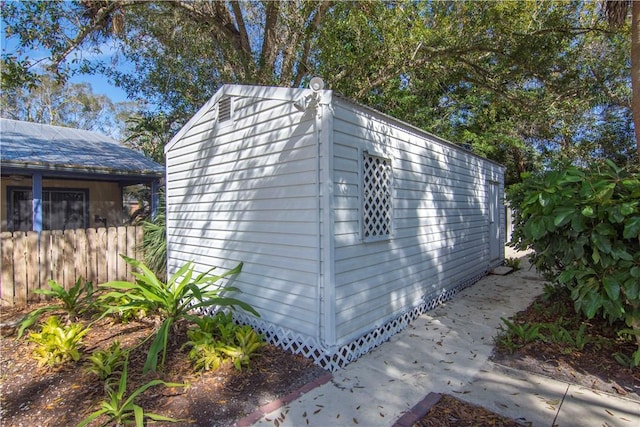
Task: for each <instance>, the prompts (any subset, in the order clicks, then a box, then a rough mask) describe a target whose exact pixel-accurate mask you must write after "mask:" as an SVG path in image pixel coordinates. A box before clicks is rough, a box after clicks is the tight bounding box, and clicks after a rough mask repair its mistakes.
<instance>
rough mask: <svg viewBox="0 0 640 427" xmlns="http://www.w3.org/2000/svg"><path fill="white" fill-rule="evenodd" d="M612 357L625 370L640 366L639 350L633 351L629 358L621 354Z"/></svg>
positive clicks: (614, 354) (617, 353)
mask: <svg viewBox="0 0 640 427" xmlns="http://www.w3.org/2000/svg"><path fill="white" fill-rule="evenodd" d="M612 356H613V359H614V360H615V361H616V362H618V363H619V364H620V365H622V366H624V367H625V368H630V369H631V368H635V367H637V366H640V350H636V351H634V352H633V354H632V355H631V357H629V356H628V355H626V354H624V353H622V352H616V353H613V355H612Z"/></svg>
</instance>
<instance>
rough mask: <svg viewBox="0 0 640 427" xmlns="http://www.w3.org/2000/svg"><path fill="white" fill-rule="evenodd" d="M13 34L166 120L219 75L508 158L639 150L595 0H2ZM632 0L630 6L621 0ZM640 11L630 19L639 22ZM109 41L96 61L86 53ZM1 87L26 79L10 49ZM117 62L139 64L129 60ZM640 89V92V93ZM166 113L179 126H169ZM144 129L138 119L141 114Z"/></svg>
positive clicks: (215, 84) (627, 90)
mask: <svg viewBox="0 0 640 427" xmlns="http://www.w3.org/2000/svg"><path fill="white" fill-rule="evenodd" d="M6 6H7V7H5V11H4V14H3V20H4V21H5V24H6V25H5V32H6V35H7V36H8V37H17V38H18V39H19V40H20V46H22V47H24V48H39V49H45V50H47V51H48V52H49V54H50V55H49V61H48V63H47V65H48V66H49V67H50V69H52V70H53V71H55V72H56V73H58V75H59V76H60V77H61V78H62V79H64V78H65V76H67V75H69V74H72V73H78V72H84V73H99V74H103V75H105V76H107V78H109V79H110V80H111V81H112V82H113V83H115V84H116V85H118V86H120V87H122V88H124V89H125V90H126V91H127V93H128V94H129V96H130V97H131V98H132V99H141V100H144V101H148V102H149V104H148V105H149V106H150V107H149V109H148V110H147V111H143V112H141V117H146V119H145V120H142V121H139V122H138V126H140V125H144V124H145V123H148V124H150V125H152V124H153V125H154V126H156V127H157V124H158V123H159V122H157V121H154V120H151V118H152V117H153V116H155V115H159V116H160V122H162V126H163V129H164V131H168V130H170V129H174V128H175V127H177V126H178V125H180V124H183V123H184V122H186V120H188V118H189V117H190V116H191V115H192V114H193V113H194V112H195V111H196V110H197V109H198V108H199V107H200V106H201V105H202V104H203V103H204V102H206V100H207V99H208V98H209V97H210V96H211V95H212V94H213V93H215V91H216V90H217V89H218V88H219V87H220V86H221V85H222V84H224V83H227V82H238V83H249V84H264V85H279V86H292V87H298V86H301V85H304V84H305V82H306V81H307V80H308V79H309V78H310V77H312V76H313V75H320V76H322V77H323V78H324V79H325V81H326V82H327V86H328V87H329V88H330V89H333V90H336V91H338V92H340V93H342V94H344V95H346V96H348V97H350V98H353V99H355V100H356V101H358V102H361V103H364V104H366V105H369V106H372V107H374V108H377V109H379V110H382V111H383V112H385V113H388V114H391V115H393V116H396V117H398V118H400V119H403V120H406V121H408V122H410V123H412V124H414V125H416V126H419V127H421V128H423V129H426V130H428V131H431V132H434V133H436V134H438V135H441V136H443V137H445V138H448V139H450V140H452V141H453V142H456V143H459V144H464V145H468V146H471V147H472V148H473V149H474V150H475V151H476V152H478V153H480V154H482V155H485V156H487V157H489V158H492V159H494V160H497V161H500V162H502V163H504V164H506V165H507V166H508V168H509V176H508V181H509V182H515V181H517V180H519V175H520V173H521V172H524V171H526V170H531V169H533V168H538V167H540V166H541V165H543V164H545V163H547V162H550V161H552V160H557V159H561V160H563V159H570V160H572V161H574V162H577V163H585V162H586V161H587V160H588V159H591V158H608V159H611V160H613V161H615V162H616V163H618V164H623V163H626V162H629V161H631V160H633V159H635V160H634V161H639V160H638V159H637V158H636V157H635V156H634V151H635V149H637V143H636V142H635V141H634V139H635V138H634V133H633V132H634V127H633V120H632V91H631V72H630V69H631V37H630V36H629V34H630V33H631V29H632V26H631V24H632V23H631V22H630V20H629V19H626V16H627V15H626V14H627V13H628V12H623V13H621V14H622V17H623V19H621V20H619V22H617V25H616V26H610V25H609V23H608V22H607V20H606V19H605V13H604V9H603V6H602V4H601V3H594V2H550V1H549V2H545V1H543V2H475V1H469V2H381V1H361V2H329V1H305V0H294V1H288V2H268V1H264V2H263V1H251V2H239V1H229V2H219V1H195V2H194V1H180V0H170V1H162V2H147V1H135V0H114V1H106V0H105V1H89V0H82V1H77V2H72V3H67V2H60V1H58V2H44V1H40V2H36V1H34V2H25V3H8V4H7V5H6ZM627 9H629V8H627ZM634 25H637V24H634ZM93 50H101V51H109V52H111V53H112V55H111V58H110V60H109V61H106V62H105V61H102V62H101V61H96V60H94V59H92V58H91V56H90V55H86V52H91V51H93ZM3 62H4V64H5V66H4V67H3V86H5V85H18V86H25V85H28V84H29V83H30V82H33V80H32V79H30V77H31V75H30V74H29V73H30V72H31V69H30V65H31V63H30V62H29V61H28V58H25V57H24V55H23V54H22V53H21V52H20V51H18V52H15V53H14V54H4V55H3ZM122 64H130V65H129V66H128V67H123V66H122ZM638 102H640V100H638ZM172 124H173V127H172ZM139 130H140V129H139Z"/></svg>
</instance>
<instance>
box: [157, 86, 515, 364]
mask: <svg viewBox="0 0 640 427" xmlns="http://www.w3.org/2000/svg"><path fill="white" fill-rule="evenodd" d="M316 83H318V81H316ZM165 153H166V173H167V176H166V202H167V245H168V269H169V273H172V272H174V271H175V270H176V269H177V268H179V267H180V266H181V265H183V264H184V263H186V262H188V261H194V262H195V264H196V266H197V270H198V271H206V270H207V269H209V268H210V267H212V266H216V267H219V268H221V269H223V270H225V269H230V268H232V267H234V266H236V265H237V263H238V262H240V261H242V262H244V267H243V270H242V272H241V273H240V274H239V275H238V276H237V277H236V278H235V279H234V283H233V285H234V286H236V287H238V288H239V289H240V290H241V291H242V294H241V295H239V298H241V299H242V300H244V301H246V302H247V303H249V304H251V305H252V306H253V307H254V308H255V309H256V310H257V311H258V312H259V313H260V315H261V317H260V318H255V317H253V316H251V315H248V314H243V313H238V314H239V317H240V319H239V320H240V321H242V322H244V323H248V324H251V325H252V326H254V327H255V328H256V329H257V330H258V331H260V332H261V333H263V334H264V335H265V336H266V337H267V340H268V341H270V342H271V343H273V344H276V345H279V346H280V347H283V348H285V349H287V350H290V351H292V352H294V353H300V354H303V355H305V356H307V357H310V358H312V359H313V360H314V361H315V362H316V363H317V364H319V365H321V366H323V367H325V368H326V369H328V370H335V369H337V368H339V367H341V366H344V365H345V364H347V363H349V362H350V361H353V360H355V359H356V358H358V357H359V356H360V355H362V354H364V353H366V352H368V351H369V350H371V349H372V348H374V347H376V346H377V345H379V344H381V343H382V342H384V341H386V340H387V339H388V338H389V337H390V336H391V335H393V334H394V333H396V332H398V331H399V330H401V329H403V328H404V327H405V326H406V325H407V324H408V323H409V322H411V321H412V320H414V319H415V318H416V317H417V316H419V315H420V314H422V313H423V312H425V311H426V310H429V309H431V308H433V307H435V306H436V305H438V304H439V303H441V302H442V301H444V300H446V299H448V298H450V297H451V296H452V295H454V294H455V293H457V292H458V291H459V290H460V289H462V288H464V287H466V286H469V285H471V284H473V283H475V282H476V281H477V280H479V279H480V278H481V277H482V276H484V275H485V274H487V272H488V270H489V269H491V268H492V267H495V266H498V265H500V264H501V263H502V262H503V259H504V234H505V233H504V230H505V228H504V209H503V205H502V198H503V184H504V167H503V166H501V165H500V164H497V163H495V162H492V161H490V160H487V159H485V158H482V157H480V156H478V155H475V154H473V153H472V152H470V151H467V150H465V149H462V148H460V147H458V146H456V145H454V144H452V143H450V142H447V141H445V140H443V139H441V138H438V137H437V136H434V135H431V134H429V133H426V132H424V131H422V130H420V129H418V128H416V127H414V126H411V125H409V124H407V123H404V122H402V121H400V120H397V119H394V118H393V117H390V116H388V115H385V114H382V113H380V112H378V111H375V110H373V109H371V108H368V107H365V106H362V105H359V104H357V103H354V102H352V101H350V100H348V99H345V98H344V97H341V96H339V95H337V94H336V93H333V92H332V91H330V90H322V89H318V88H316V90H311V89H290V88H276V87H261V86H245V85H225V86H223V87H221V88H220V90H219V91H218V92H217V93H216V94H215V95H214V96H213V97H212V98H211V99H210V100H209V102H207V104H206V105H204V106H203V107H202V108H201V109H200V110H199V111H198V113H197V114H196V115H195V116H194V117H193V118H192V119H191V120H190V121H189V122H188V123H187V124H186V125H185V126H184V127H183V128H182V129H181V130H180V131H179V132H178V133H177V134H176V136H175V137H174V138H173V139H172V140H171V141H170V142H169V143H168V144H167V146H166V148H165Z"/></svg>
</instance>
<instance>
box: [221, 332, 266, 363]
mask: <svg viewBox="0 0 640 427" xmlns="http://www.w3.org/2000/svg"><path fill="white" fill-rule="evenodd" d="M264 345H265V344H264V342H263V341H262V338H261V337H260V336H259V335H258V334H256V332H255V331H254V330H253V329H252V328H251V327H250V326H247V325H245V326H242V327H240V328H239V329H238V331H237V332H236V339H235V343H234V345H227V346H224V347H223V348H222V352H223V353H224V354H226V355H227V356H230V357H231V360H232V361H233V365H234V366H235V367H236V369H237V370H242V367H243V366H249V362H250V360H251V357H252V356H253V355H254V354H255V353H256V352H257V351H258V350H260V348H262V347H263V346H264Z"/></svg>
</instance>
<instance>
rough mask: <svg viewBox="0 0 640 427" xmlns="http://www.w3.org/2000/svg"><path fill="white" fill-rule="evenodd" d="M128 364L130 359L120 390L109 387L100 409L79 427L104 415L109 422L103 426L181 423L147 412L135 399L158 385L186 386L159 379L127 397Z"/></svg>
mask: <svg viewBox="0 0 640 427" xmlns="http://www.w3.org/2000/svg"><path fill="white" fill-rule="evenodd" d="M128 362H129V361H128V359H125V361H124V365H123V368H122V374H121V375H120V380H119V381H118V388H117V389H115V390H114V389H112V388H111V387H107V399H106V400H104V401H102V402H101V403H100V409H99V410H97V411H95V412H93V413H91V414H90V415H89V416H88V417H87V418H85V419H83V420H82V421H80V423H79V424H78V426H77V427H84V426H86V425H88V424H89V423H91V422H92V421H94V420H96V419H97V418H99V417H101V416H103V415H105V416H106V417H107V421H106V422H105V423H103V424H102V425H103V426H106V425H107V424H110V423H115V424H116V425H117V426H120V425H122V424H125V423H129V422H130V421H131V419H132V418H133V421H134V422H135V424H136V427H144V420H145V419H150V420H153V421H166V422H179V421H181V420H177V419H174V418H170V417H165V416H164V415H159V414H155V413H152V412H145V411H144V409H143V408H142V407H141V406H139V405H137V404H136V403H135V399H136V398H137V397H138V396H139V395H141V394H142V393H144V392H145V391H146V390H148V389H149V388H151V387H154V386H157V385H164V386H166V387H185V386H186V384H180V383H169V382H165V381H162V380H158V379H156V380H151V381H149V382H148V383H146V384H143V385H142V386H140V387H138V388H137V389H135V390H134V391H133V392H131V394H130V395H128V396H127V395H126V394H125V393H126V391H127V365H128Z"/></svg>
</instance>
